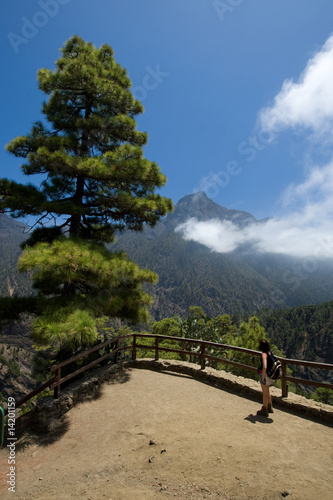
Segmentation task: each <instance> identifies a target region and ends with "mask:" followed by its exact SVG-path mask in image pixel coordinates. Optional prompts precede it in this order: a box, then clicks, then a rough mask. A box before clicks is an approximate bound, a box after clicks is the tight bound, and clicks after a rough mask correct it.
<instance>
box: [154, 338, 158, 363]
mask: <svg viewBox="0 0 333 500" xmlns="http://www.w3.org/2000/svg"><path fill="white" fill-rule="evenodd" d="M155 361H158V337H155Z"/></svg>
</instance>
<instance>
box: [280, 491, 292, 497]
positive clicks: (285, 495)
mask: <svg viewBox="0 0 333 500" xmlns="http://www.w3.org/2000/svg"><path fill="white" fill-rule="evenodd" d="M281 495H282V496H283V497H284V498H285V497H287V496H288V495H290V493H289V491H283V492H282V493H281Z"/></svg>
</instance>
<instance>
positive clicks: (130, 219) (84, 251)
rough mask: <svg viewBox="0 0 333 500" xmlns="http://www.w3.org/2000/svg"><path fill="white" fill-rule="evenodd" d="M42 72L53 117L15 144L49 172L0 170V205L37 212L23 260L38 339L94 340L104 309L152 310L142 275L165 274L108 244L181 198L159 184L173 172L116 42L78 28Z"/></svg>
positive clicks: (142, 315) (30, 167) (142, 313)
mask: <svg viewBox="0 0 333 500" xmlns="http://www.w3.org/2000/svg"><path fill="white" fill-rule="evenodd" d="M38 81H39V88H40V90H42V91H43V92H44V93H45V94H47V95H48V96H49V97H48V100H47V101H46V102H44V103H43V108H42V111H43V114H44V115H45V117H46V120H44V121H43V122H41V121H39V122H36V123H35V124H34V125H33V127H32V130H31V132H30V134H29V135H27V136H23V137H17V138H16V139H14V140H13V141H11V142H10V144H9V145H8V146H7V149H8V151H9V152H10V153H12V154H13V155H15V156H17V157H21V158H25V159H26V162H25V163H24V164H23V165H22V166H21V168H22V170H23V173H24V174H25V175H27V176H31V175H34V174H37V175H38V176H40V175H42V176H43V181H42V182H41V184H40V185H39V186H38V187H37V186H36V185H33V184H30V183H29V184H18V183H16V182H14V181H10V180H7V179H0V209H2V211H3V212H9V213H10V214H11V215H12V216H13V217H24V216H27V215H31V216H35V218H36V221H37V222H36V224H35V229H34V231H33V232H32V235H31V237H30V238H29V239H28V240H27V242H26V246H25V250H24V252H23V254H22V257H21V258H20V260H19V269H20V270H21V271H33V273H34V286H35V287H36V289H37V290H38V298H37V305H36V307H37V311H38V312H39V315H38V317H37V319H36V321H35V322H34V325H33V328H32V333H33V337H34V339H35V340H36V341H37V342H39V343H45V344H50V343H51V344H53V345H54V344H60V345H61V346H64V345H70V346H72V347H75V346H79V345H88V344H91V343H93V342H94V341H95V340H96V337H97V328H96V318H97V317H99V316H101V315H104V314H105V315H108V316H112V317H120V318H128V319H131V320H133V321H141V320H144V319H146V318H147V315H148V313H147V306H148V305H149V304H150V301H151V297H150V296H148V295H147V294H146V293H145V292H144V291H143V290H142V288H141V285H142V284H143V283H145V282H149V283H153V282H155V281H156V278H157V277H156V275H155V274H154V273H152V272H151V271H149V270H147V269H140V268H139V267H138V266H137V265H136V264H134V263H133V262H131V261H130V260H129V259H128V258H127V257H126V255H125V254H124V253H121V252H120V253H111V252H110V251H108V250H107V248H106V247H105V244H107V243H110V242H112V241H113V239H114V234H115V232H116V231H122V230H124V229H125V228H126V229H130V230H136V231H138V230H139V231H140V230H142V229H143V227H144V225H145V224H148V225H151V226H152V225H154V224H155V223H156V222H157V221H158V220H159V219H160V217H161V216H163V215H165V214H166V213H167V212H168V211H171V210H172V202H171V200H169V199H167V198H164V197H162V196H160V195H158V194H156V193H155V190H156V189H157V188H160V187H162V186H163V185H164V184H165V182H166V177H165V176H164V175H163V174H162V173H161V171H160V168H159V166H158V165H157V164H156V163H154V162H151V161H148V160H147V159H146V158H145V157H144V156H143V146H144V145H145V144H146V143H147V140H148V136H147V133H145V132H140V131H138V130H137V129H136V121H135V117H136V116H137V115H138V114H140V113H142V112H143V107H142V105H141V103H140V102H139V101H138V100H135V99H134V97H133V95H132V93H131V91H130V87H131V81H130V79H129V77H128V74H127V71H126V70H125V69H124V68H122V67H121V66H120V65H119V64H118V63H116V61H115V59H114V57H113V51H112V49H111V47H110V46H108V45H102V46H101V47H100V48H99V49H98V48H96V47H94V46H93V45H92V44H91V43H86V42H84V41H83V40H82V39H81V38H80V37H78V36H73V37H72V38H70V39H69V40H68V41H67V42H66V43H65V45H64V47H63V48H62V56H61V57H60V58H59V59H58V60H57V62H56V68H55V70H54V71H51V70H49V69H41V70H39V72H38ZM47 122H48V123H47ZM46 123H47V125H46ZM36 307H35V308H34V309H35V310H36Z"/></svg>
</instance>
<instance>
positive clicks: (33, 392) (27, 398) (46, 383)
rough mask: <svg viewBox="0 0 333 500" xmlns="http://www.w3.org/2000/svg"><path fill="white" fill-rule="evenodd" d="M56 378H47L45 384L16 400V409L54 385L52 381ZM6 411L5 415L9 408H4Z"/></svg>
mask: <svg viewBox="0 0 333 500" xmlns="http://www.w3.org/2000/svg"><path fill="white" fill-rule="evenodd" d="M54 380H55V379H54V378H53V379H51V380H47V382H44V384H42V385H40V386H39V387H37V389H35V390H34V391H32V392H29V394H27V395H26V396H24V397H23V398H22V399H20V400H19V401H16V402H15V409H16V408H20V406H22V405H24V403H26V402H27V401H29V399H31V398H33V397H34V396H37V394H39V393H40V392H42V391H44V390H45V389H47V388H48V387H50V388H51V385H52V383H53V381H54ZM4 412H5V416H6V415H8V408H6V409H5V410H4Z"/></svg>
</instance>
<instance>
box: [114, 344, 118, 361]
mask: <svg viewBox="0 0 333 500" xmlns="http://www.w3.org/2000/svg"><path fill="white" fill-rule="evenodd" d="M115 344H116V349H118V347H119V339H116V342H115ZM114 362H115V363H118V351H116V353H115V355H114Z"/></svg>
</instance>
